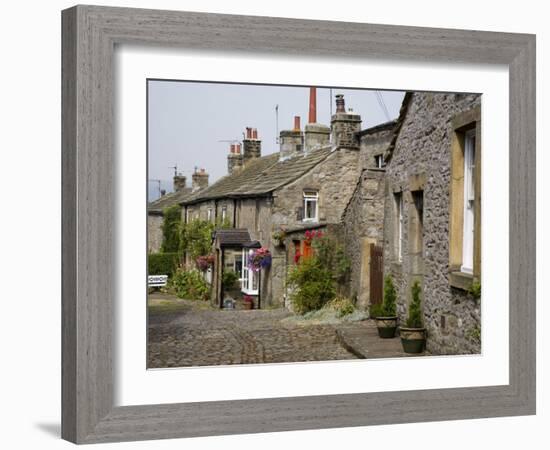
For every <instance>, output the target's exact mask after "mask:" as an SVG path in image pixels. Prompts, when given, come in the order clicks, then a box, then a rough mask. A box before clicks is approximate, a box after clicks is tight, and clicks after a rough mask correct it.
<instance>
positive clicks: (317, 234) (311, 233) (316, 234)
mask: <svg viewBox="0 0 550 450" xmlns="http://www.w3.org/2000/svg"><path fill="white" fill-rule="evenodd" d="M322 237H323V232H322V231H321V230H318V231H315V230H307V231H306V233H305V240H306V241H307V242H311V241H312V240H313V239H315V238H322Z"/></svg>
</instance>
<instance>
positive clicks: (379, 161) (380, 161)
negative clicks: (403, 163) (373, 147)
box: [374, 154, 384, 169]
mask: <svg viewBox="0 0 550 450" xmlns="http://www.w3.org/2000/svg"><path fill="white" fill-rule="evenodd" d="M374 162H375V165H376V168H377V169H383V168H384V155H382V154H380V155H376V156H375V157H374Z"/></svg>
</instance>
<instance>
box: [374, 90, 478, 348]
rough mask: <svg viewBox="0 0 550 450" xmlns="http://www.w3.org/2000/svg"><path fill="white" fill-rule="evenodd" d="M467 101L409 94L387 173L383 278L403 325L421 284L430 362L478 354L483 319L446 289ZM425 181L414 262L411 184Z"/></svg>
mask: <svg viewBox="0 0 550 450" xmlns="http://www.w3.org/2000/svg"><path fill="white" fill-rule="evenodd" d="M480 102H481V97H480V96H479V95H470V94H433V93H414V94H413V96H412V99H411V103H410V105H409V109H408V112H407V115H406V117H405V119H404V122H403V125H402V128H401V131H400V133H399V136H398V139H397V141H396V145H395V148H394V151H393V156H392V158H391V161H390V162H389V164H388V166H387V168H386V202H385V222H384V271H385V273H386V274H391V275H392V276H393V278H394V282H395V285H396V288H397V291H398V314H399V316H400V320H401V321H404V320H405V319H406V315H407V310H408V303H409V301H410V296H411V294H410V288H411V285H412V283H413V281H414V280H415V279H418V280H419V281H421V284H422V295H423V309H424V318H425V322H426V328H427V331H428V342H427V349H428V351H430V352H432V353H434V354H457V353H461V354H463V353H479V352H480V343H479V341H478V340H477V339H476V338H475V337H474V334H475V333H476V330H479V327H480V323H481V317H480V306H479V302H477V301H475V300H474V299H473V298H472V297H471V295H469V294H468V293H467V292H465V291H463V290H460V289H455V288H453V287H451V286H450V284H449V241H448V240H449V200H450V199H449V194H450V163H451V139H452V133H453V130H452V127H451V119H452V118H453V117H454V116H455V115H456V114H458V113H460V112H463V111H466V110H469V109H472V108H474V107H475V106H478V105H480ZM418 177H420V178H422V179H423V180H424V182H423V184H424V207H423V210H424V216H423V230H424V231H423V258H420V259H419V258H418V257H417V255H414V254H413V237H412V236H410V234H411V227H410V226H409V225H410V224H411V223H413V221H414V217H413V214H414V211H415V210H414V208H415V206H414V204H413V200H412V196H411V193H410V186H411V183H414V182H415V181H414V180H417V179H418ZM400 190H401V191H403V203H404V204H403V234H402V236H403V238H402V247H403V258H402V262H398V261H397V260H396V252H395V236H394V233H395V232H396V229H397V226H396V223H395V221H396V214H395V201H394V192H397V191H400Z"/></svg>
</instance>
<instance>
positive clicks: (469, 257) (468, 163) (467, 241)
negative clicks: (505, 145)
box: [461, 129, 476, 273]
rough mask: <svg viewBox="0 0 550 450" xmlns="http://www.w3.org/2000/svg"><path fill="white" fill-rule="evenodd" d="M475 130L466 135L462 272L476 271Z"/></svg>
mask: <svg viewBox="0 0 550 450" xmlns="http://www.w3.org/2000/svg"><path fill="white" fill-rule="evenodd" d="M475 139H476V135H475V129H474V130H470V131H468V132H467V133H466V134H465V135H464V213H463V214H464V216H463V217H464V224H463V230H462V266H461V272H465V273H473V270H474V215H475V210H474V200H475V181H474V180H475Z"/></svg>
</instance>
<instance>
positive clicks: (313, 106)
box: [309, 87, 317, 123]
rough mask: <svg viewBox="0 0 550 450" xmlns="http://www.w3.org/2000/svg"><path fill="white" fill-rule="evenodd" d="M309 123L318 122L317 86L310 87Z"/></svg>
mask: <svg viewBox="0 0 550 450" xmlns="http://www.w3.org/2000/svg"><path fill="white" fill-rule="evenodd" d="M309 123H317V88H315V87H310V88H309Z"/></svg>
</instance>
